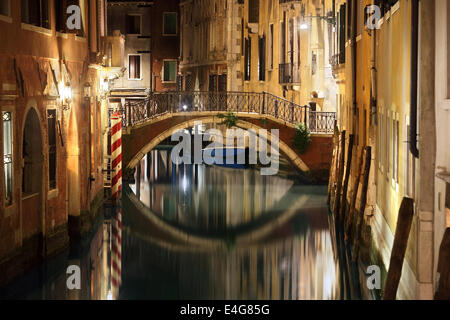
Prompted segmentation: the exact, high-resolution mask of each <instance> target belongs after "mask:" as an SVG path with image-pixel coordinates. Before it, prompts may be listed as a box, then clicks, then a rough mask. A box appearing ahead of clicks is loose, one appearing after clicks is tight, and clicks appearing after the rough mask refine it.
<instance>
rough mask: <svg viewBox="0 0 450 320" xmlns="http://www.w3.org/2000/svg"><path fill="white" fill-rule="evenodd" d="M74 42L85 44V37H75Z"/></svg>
mask: <svg viewBox="0 0 450 320" xmlns="http://www.w3.org/2000/svg"><path fill="white" fill-rule="evenodd" d="M75 40H76V41H80V42H87V39H86V37H82V36H75Z"/></svg>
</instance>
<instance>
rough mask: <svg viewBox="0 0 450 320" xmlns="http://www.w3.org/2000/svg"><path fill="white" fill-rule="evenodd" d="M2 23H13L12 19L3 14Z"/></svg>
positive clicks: (0, 18) (0, 16)
mask: <svg viewBox="0 0 450 320" xmlns="http://www.w3.org/2000/svg"><path fill="white" fill-rule="evenodd" d="M0 21H3V22H6V23H12V21H13V20H12V17H9V16H4V15H2V14H0Z"/></svg>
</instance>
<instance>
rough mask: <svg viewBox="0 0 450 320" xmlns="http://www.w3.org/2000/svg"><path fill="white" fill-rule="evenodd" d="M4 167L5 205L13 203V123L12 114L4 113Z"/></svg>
mask: <svg viewBox="0 0 450 320" xmlns="http://www.w3.org/2000/svg"><path fill="white" fill-rule="evenodd" d="M2 121H3V166H4V170H5V182H4V183H5V185H4V189H5V204H6V205H10V204H12V202H13V186H12V182H13V122H12V113H11V112H7V111H3V112H2Z"/></svg>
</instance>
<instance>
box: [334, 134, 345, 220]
mask: <svg viewBox="0 0 450 320" xmlns="http://www.w3.org/2000/svg"><path fill="white" fill-rule="evenodd" d="M339 149H340V154H339V164H338V165H339V167H338V174H337V179H336V183H337V186H336V194H335V197H334V208H333V213H334V216H335V217H336V218H338V216H339V211H340V208H341V203H340V202H341V190H342V179H343V176H344V164H345V130H344V131H342V132H341V141H340V147H339Z"/></svg>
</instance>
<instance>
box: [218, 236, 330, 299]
mask: <svg viewBox="0 0 450 320" xmlns="http://www.w3.org/2000/svg"><path fill="white" fill-rule="evenodd" d="M222 263H223V261H222V260H221V259H220V258H218V259H217V258H216V259H212V261H211V271H212V274H214V270H218V269H221V268H222V266H220V265H221V264H222ZM225 265H226V272H225V274H226V280H225V283H224V285H225V287H224V292H223V296H221V297H219V298H224V299H276V300H277V299H281V300H285V299H288V300H295V299H318V300H323V299H333V298H336V295H337V289H338V288H339V285H338V283H337V281H339V277H338V268H337V266H336V262H335V260H334V256H333V249H332V244H331V238H330V234H329V232H328V231H327V230H323V231H313V232H307V234H305V235H304V236H300V237H295V238H293V239H288V240H284V241H281V242H279V243H276V244H273V245H268V246H261V247H258V248H250V249H246V250H245V249H242V250H239V249H238V250H237V251H236V252H235V253H233V254H231V255H230V256H229V257H227V259H226V260H225ZM215 274H216V275H219V273H215Z"/></svg>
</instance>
